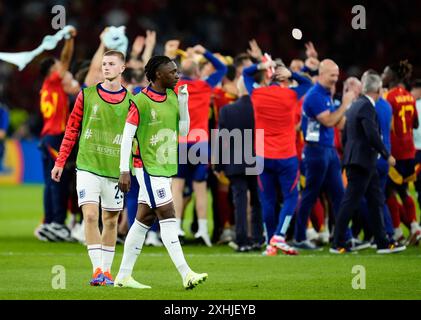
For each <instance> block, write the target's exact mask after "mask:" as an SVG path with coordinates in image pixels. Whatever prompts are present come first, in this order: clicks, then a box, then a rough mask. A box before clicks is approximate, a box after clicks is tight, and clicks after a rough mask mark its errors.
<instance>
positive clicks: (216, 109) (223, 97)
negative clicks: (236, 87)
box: [212, 88, 238, 128]
mask: <svg viewBox="0 0 421 320" xmlns="http://www.w3.org/2000/svg"><path fill="white" fill-rule="evenodd" d="M237 98H238V97H237V96H236V95H235V94H232V93H229V92H226V91H225V90H224V89H222V88H214V89H213V92H212V106H213V113H214V116H215V128H217V127H218V120H219V113H220V111H221V109H222V107H224V106H226V105H228V104H231V103H233V102H234V101H235V100H237Z"/></svg>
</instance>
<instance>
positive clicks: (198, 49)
mask: <svg viewBox="0 0 421 320" xmlns="http://www.w3.org/2000/svg"><path fill="white" fill-rule="evenodd" d="M193 51H194V52H195V53H199V54H203V56H204V57H205V58H206V59H207V60H208V61H209V62H210V63H211V64H212V65H213V67H214V68H215V72H214V73H212V74H211V75H210V76H209V77H208V78H207V79H206V82H207V83H209V85H210V86H211V87H216V85H217V84H218V83H219V82H221V80H222V79H223V78H224V76H225V75H226V73H227V70H228V68H227V66H226V65H225V64H223V63H222V62H221V61H220V60H219V59H218V58H217V57H215V56H214V55H213V54H212V52H210V51H208V50H206V49H205V48H204V47H203V46H201V45H200V44H198V45H196V46H194V47H193Z"/></svg>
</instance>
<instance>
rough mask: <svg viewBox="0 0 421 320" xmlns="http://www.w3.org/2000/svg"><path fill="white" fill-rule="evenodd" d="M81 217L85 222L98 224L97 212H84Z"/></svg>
mask: <svg viewBox="0 0 421 320" xmlns="http://www.w3.org/2000/svg"><path fill="white" fill-rule="evenodd" d="M83 219H84V221H85V224H95V225H98V214H97V213H96V212H85V213H84V214H83Z"/></svg>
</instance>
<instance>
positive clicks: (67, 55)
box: [59, 28, 77, 79]
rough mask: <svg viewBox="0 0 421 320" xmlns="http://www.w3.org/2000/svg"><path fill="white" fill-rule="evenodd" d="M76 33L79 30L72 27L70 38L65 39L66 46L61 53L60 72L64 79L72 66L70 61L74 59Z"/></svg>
mask: <svg viewBox="0 0 421 320" xmlns="http://www.w3.org/2000/svg"><path fill="white" fill-rule="evenodd" d="M76 33H77V32H76V29H75V28H72V29H70V38H69V39H66V40H65V41H64V46H63V49H62V50H61V54H60V62H61V63H60V69H59V74H60V77H61V78H62V79H63V77H64V75H65V73H66V72H67V71H69V68H70V62H71V61H72V57H73V51H74V45H75V40H74V37H75V36H76Z"/></svg>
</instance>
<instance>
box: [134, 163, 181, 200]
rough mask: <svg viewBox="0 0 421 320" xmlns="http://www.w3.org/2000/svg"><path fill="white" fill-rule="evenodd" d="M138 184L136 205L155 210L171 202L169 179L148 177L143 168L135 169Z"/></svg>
mask: <svg viewBox="0 0 421 320" xmlns="http://www.w3.org/2000/svg"><path fill="white" fill-rule="evenodd" d="M135 174H136V178H137V181H138V182H139V197H138V203H144V204H147V205H148V206H149V207H150V208H157V207H161V206H163V205H166V204H168V203H170V202H172V201H173V200H172V193H171V178H167V177H155V176H150V175H149V174H148V173H147V172H146V171H145V170H143V168H135Z"/></svg>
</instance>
